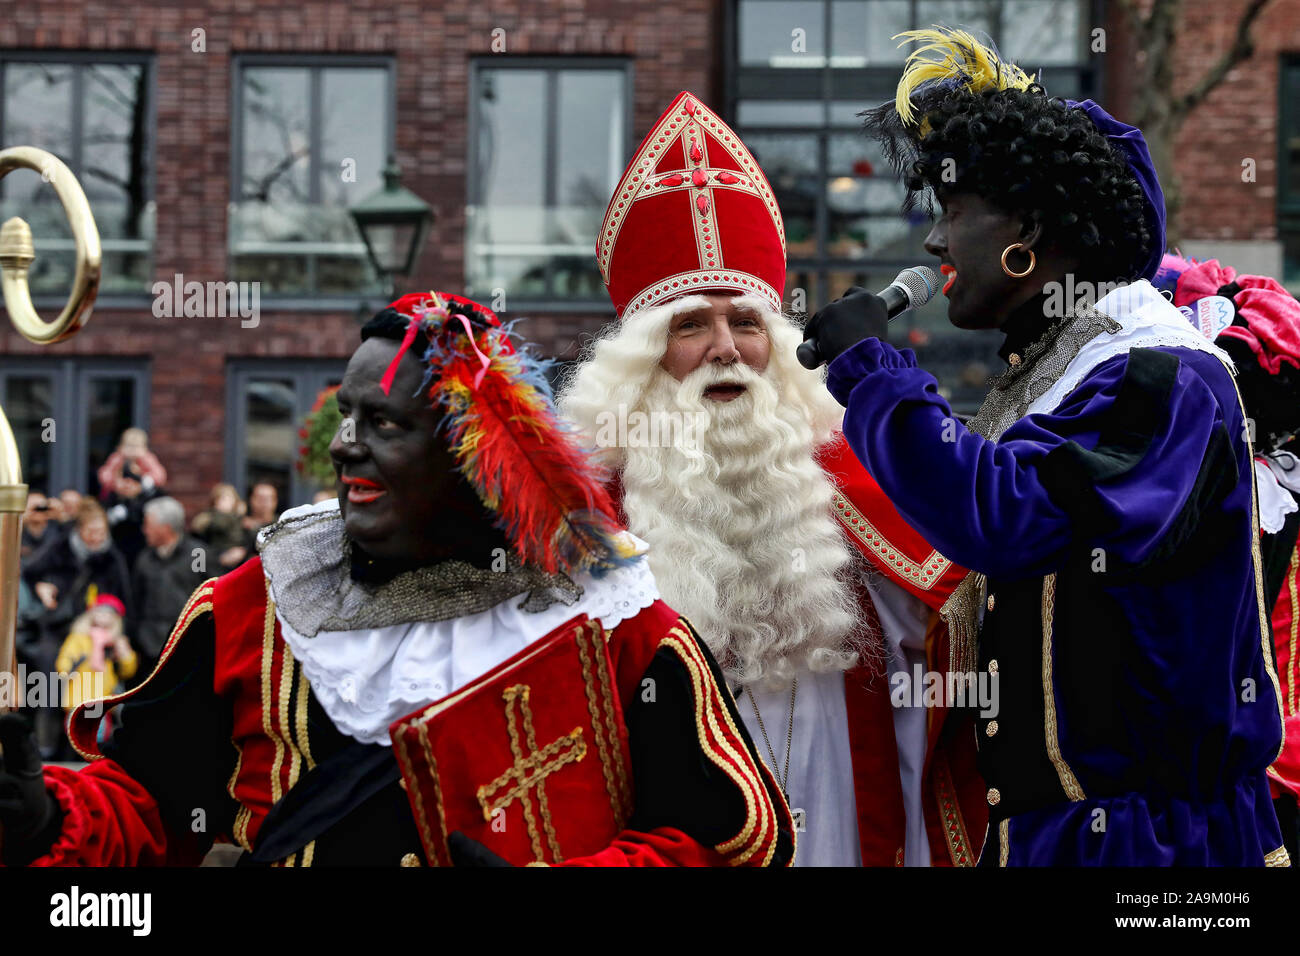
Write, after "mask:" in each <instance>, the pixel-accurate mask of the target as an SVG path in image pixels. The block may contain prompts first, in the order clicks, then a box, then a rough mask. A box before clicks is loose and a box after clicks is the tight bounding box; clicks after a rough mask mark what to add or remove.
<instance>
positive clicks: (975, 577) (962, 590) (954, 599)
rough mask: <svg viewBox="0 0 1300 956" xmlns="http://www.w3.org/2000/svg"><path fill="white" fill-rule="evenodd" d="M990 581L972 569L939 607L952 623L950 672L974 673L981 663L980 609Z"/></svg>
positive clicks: (942, 616) (940, 612) (949, 646)
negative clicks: (979, 639)
mask: <svg viewBox="0 0 1300 956" xmlns="http://www.w3.org/2000/svg"><path fill="white" fill-rule="evenodd" d="M987 584H988V581H987V579H986V578H985V577H984V575H982V574H980V573H979V572H978V571H970V572H968V573H967V574H966V576H965V577H964V578H962V579H961V581H960V582H959V583H958V585H957V586H956V587H955V588H953V591H952V594H950V595H948V599H947V600H946V601H944V602H943V606H942V607H940V608H939V618H940V620H942V621H943V622H944V624H946V625H947V626H948V673H950V674H973V673H974V672H975V671H976V669H977V668H978V666H979V641H978V638H979V609H980V607H981V606H982V605H983V604H984V591H985V590H986V586H987Z"/></svg>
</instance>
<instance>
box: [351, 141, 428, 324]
mask: <svg viewBox="0 0 1300 956" xmlns="http://www.w3.org/2000/svg"><path fill="white" fill-rule="evenodd" d="M401 178H402V171H401V170H400V169H399V168H398V166H397V159H396V158H395V157H393V156H389V157H388V165H387V166H385V167H384V185H383V186H382V187H381V188H380V189H378V190H376V191H375V192H373V193H371V194H370V195H369V196H367V197H366V198H365V199H363V200H361V201H360V202H359V203H357V204H356V205H355V206H353V207H352V208H351V209H349V210H348V212H349V213H350V214H351V216H352V219H353V221H354V222H356V224H357V229H358V230H359V231H360V232H361V240H362V241H363V242H364V243H365V244H366V253H367V255H369V256H370V262H371V264H372V265H373V266H374V267H375V271H376V272H378V273H379V277H380V279H381V280H382V281H383V283H384V291H385V293H386V294H387V297H388V301H392V300H393V299H394V298H396V278H395V277H396V276H399V275H409V274H410V272H411V269H412V268H413V267H414V266H415V260H416V257H417V256H419V254H420V250H421V249H422V248H423V247H424V241H425V239H427V238H428V236H429V227H430V226H432V225H433V209H432V208H430V206H429V204H428V203H427V202H425V201H424V200H423V199H421V198H420V197H419V196H417V195H416V194H415V193H413V192H411V191H410V190H409V189H407V188H406V187H405V186H403V185H401Z"/></svg>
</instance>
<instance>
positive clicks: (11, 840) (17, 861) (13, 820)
mask: <svg viewBox="0 0 1300 956" xmlns="http://www.w3.org/2000/svg"><path fill="white" fill-rule="evenodd" d="M62 825H63V813H62V811H61V810H60V809H59V805H58V802H57V801H56V800H55V799H54V797H52V796H50V794H49V792H48V791H46V789H45V773H44V771H43V770H42V768H41V755H40V751H39V750H38V749H37V747H36V736H35V734H33V733H32V727H31V724H30V723H29V722H28V720H27V718H26V717H24V716H22V715H21V714H0V858H2V859H3V860H4V864H5V866H25V865H26V864H28V863H30V862H31V861H32V860H34V859H36V858H37V857H38V856H42V855H44V854H45V853H47V852H49V849H50V847H51V845H53V843H54V841H55V839H57V838H58V835H59V831H60V829H62Z"/></svg>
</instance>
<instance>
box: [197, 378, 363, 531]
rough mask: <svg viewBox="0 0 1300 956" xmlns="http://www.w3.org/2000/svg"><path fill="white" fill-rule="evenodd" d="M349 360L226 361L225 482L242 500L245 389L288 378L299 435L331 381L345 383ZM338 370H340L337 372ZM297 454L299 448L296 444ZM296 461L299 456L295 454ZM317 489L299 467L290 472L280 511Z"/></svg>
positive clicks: (244, 491)
mask: <svg viewBox="0 0 1300 956" xmlns="http://www.w3.org/2000/svg"><path fill="white" fill-rule="evenodd" d="M347 364H348V360H347V359H342V358H340V359H314V358H313V359H307V358H303V359H291V358H283V359H277V358H231V359H227V361H226V421H225V435H224V438H225V447H226V454H225V461H224V462H223V467H222V474H223V478H222V480H223V481H226V482H228V483H229V484H231V485H234V486H235V489H236V490H237V491H238V492H239V495H240V497H241V498H243V497H245V496H247V494H248V492H249V489H248V488H247V487H245V485H244V483H245V480H246V478H247V472H248V456H247V452H246V447H245V441H246V439H247V424H248V423H247V422H246V421H245V418H244V403H245V394H246V393H245V388H246V386H247V385H248V383H249V381H250V380H252V379H261V378H287V379H290V380H291V381H292V382H293V387H294V419H293V428H294V434H295V436H296V434H297V430H298V428H299V427H300V426H301V424H302V420H303V418H304V417H306V415H307V413H308V412H310V411H311V408H312V405H313V404H315V402H316V396H317V395H319V394H320V391H321V389H323V388H325V387H326V385H327V384H328V383H329V380H330V379H331V378H336V377H337V378H338V379H340V380H342V378H343V373H344V371H345V370H346V369H347ZM336 370H337V371H336ZM294 449H295V452H296V449H297V445H296V444H295V445H294ZM294 461H295V462H296V461H297V455H296V453H295V455H294ZM316 490H317V489H316V488H315V485H314V484H313V483H312V482H310V481H307V480H306V479H305V478H303V477H302V475H300V474H299V473H298V469H297V468H296V467H293V466H291V467H290V469H289V488H288V500H287V501H281V502H280V511H281V512H284V511H287V510H288V509H289V508H292V507H295V506H296V505H297V504H299V503H302V502H305V501H306V500H308V499H309V497H310V495H312V494H314V493H315V491H316Z"/></svg>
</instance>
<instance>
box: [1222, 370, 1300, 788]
mask: <svg viewBox="0 0 1300 956" xmlns="http://www.w3.org/2000/svg"><path fill="white" fill-rule="evenodd" d="M1215 358H1219V357H1218V356H1217V355H1216V356H1215ZM1219 361H1220V362H1221V363H1223V367H1224V368H1225V369H1226V370H1227V372H1228V378H1229V380H1230V381H1231V382H1232V390H1233V392H1234V393H1235V394H1236V396H1237V407H1238V408H1239V409H1241V419H1242V421H1243V422H1249V421H1250V416H1249V415H1247V414H1246V403H1245V402H1244V401H1243V400H1242V398H1241V389H1239V388H1237V377H1236V375H1235V374H1234V373H1233V371H1232V367H1231V366H1230V365H1229V364H1228V363H1227V362H1224V361H1223V359H1222V358H1219ZM1242 433H1243V437H1245V439H1246V456H1247V461H1248V462H1249V463H1250V469H1249V471H1250V563H1251V565H1252V567H1253V568H1254V570H1255V603H1256V606H1257V607H1258V608H1259V639H1260V648H1261V650H1262V651H1263V652H1264V671H1265V672H1266V673H1267V674H1268V677H1269V680H1271V681H1272V682H1273V694H1274V697H1275V698H1276V699H1277V718H1278V726H1279V727H1280V728H1281V729H1282V731H1283V732H1282V733H1281V734H1280V735H1279V737H1278V742H1277V753H1275V754H1274V755H1273V760H1277V758H1278V757H1280V756H1282V748H1283V747H1285V746H1286V711H1285V709H1284V706H1285V705H1284V703H1283V700H1282V686H1281V684H1279V683H1278V679H1277V671H1276V670H1275V669H1274V668H1273V633H1272V632H1273V621H1272V618H1271V617H1270V616H1269V614H1268V611H1267V609H1266V608H1265V607H1264V559H1263V557H1262V556H1261V555H1260V551H1259V487H1258V485H1257V484H1256V482H1255V447H1254V443H1253V442H1252V441H1251V440H1250V429H1248V428H1243V429H1242ZM1273 760H1270V761H1269V763H1272V762H1273Z"/></svg>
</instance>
